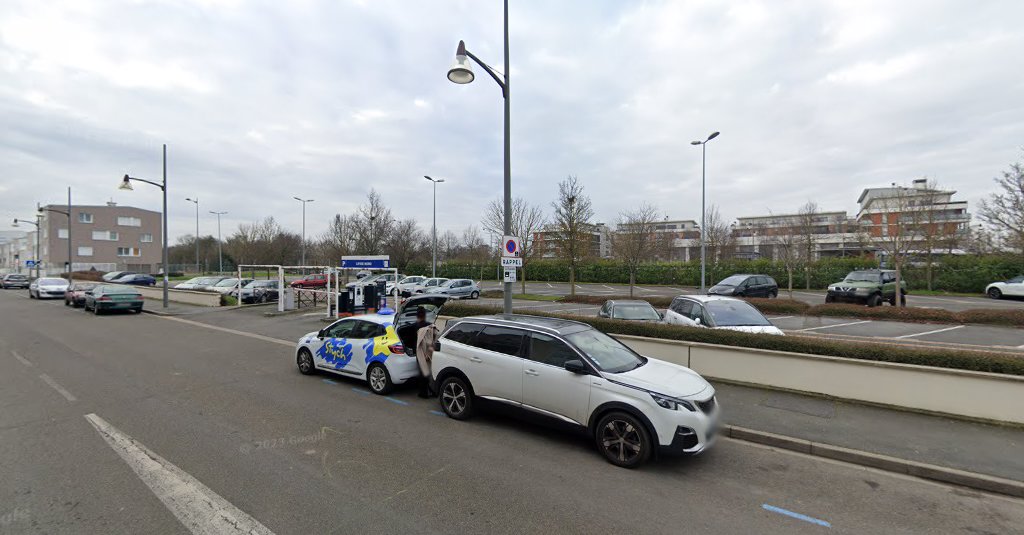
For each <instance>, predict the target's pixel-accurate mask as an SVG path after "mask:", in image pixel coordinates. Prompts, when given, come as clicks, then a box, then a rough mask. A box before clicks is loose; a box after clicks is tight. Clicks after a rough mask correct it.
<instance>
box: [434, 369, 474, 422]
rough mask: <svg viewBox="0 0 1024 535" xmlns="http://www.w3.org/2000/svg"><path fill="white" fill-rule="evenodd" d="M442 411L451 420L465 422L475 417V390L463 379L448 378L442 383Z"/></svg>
mask: <svg viewBox="0 0 1024 535" xmlns="http://www.w3.org/2000/svg"><path fill="white" fill-rule="evenodd" d="M440 390H441V395H440V396H438V397H439V398H440V400H441V410H443V411H444V413H445V414H447V415H448V417H449V418H453V419H455V420H465V419H467V418H469V417H470V416H473V411H474V408H475V407H474V406H473V389H472V388H470V386H469V385H468V384H467V383H466V381H464V380H462V378H461V377H455V376H453V377H448V378H446V379H445V380H444V381H441V388H440Z"/></svg>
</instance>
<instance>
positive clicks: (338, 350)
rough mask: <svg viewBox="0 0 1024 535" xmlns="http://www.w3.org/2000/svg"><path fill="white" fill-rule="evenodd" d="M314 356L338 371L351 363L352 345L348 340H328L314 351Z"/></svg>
mask: <svg viewBox="0 0 1024 535" xmlns="http://www.w3.org/2000/svg"><path fill="white" fill-rule="evenodd" d="M316 354H317V356H318V357H320V358H322V359H323V360H324V362H326V363H327V364H328V365H329V366H332V367H333V368H334V369H336V370H340V369H342V368H344V367H345V366H347V365H348V363H349V362H351V361H352V343H351V342H349V341H348V338H328V339H327V340H325V341H324V343H323V345H321V346H320V349H317V350H316Z"/></svg>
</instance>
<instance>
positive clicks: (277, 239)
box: [224, 216, 302, 265]
mask: <svg viewBox="0 0 1024 535" xmlns="http://www.w3.org/2000/svg"><path fill="white" fill-rule="evenodd" d="M224 248H225V250H226V252H227V253H228V254H229V255H230V256H231V257H232V258H234V259H235V261H236V262H238V263H239V264H283V265H288V264H294V263H296V262H298V254H297V251H299V250H301V248H302V238H301V237H300V236H299V235H298V234H297V233H293V232H286V231H285V230H284V229H283V228H281V225H280V224H278V222H277V221H276V220H275V219H274V218H273V216H267V217H266V218H264V219H263V220H262V221H257V222H254V223H242V224H240V225H238V230H237V231H235V233H234V234H233V235H231V237H229V238H228V239H227V240H226V241H225V244H224Z"/></svg>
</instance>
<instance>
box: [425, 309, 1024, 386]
mask: <svg viewBox="0 0 1024 535" xmlns="http://www.w3.org/2000/svg"><path fill="white" fill-rule="evenodd" d="M499 313H501V308H499V307H493V306H480V305H471V304H465V303H459V302H450V303H447V304H445V305H444V307H443V308H442V309H441V314H442V315H447V316H455V317H465V316H474V315H486V314H499ZM530 314H531V315H535V316H547V317H556V318H565V319H571V320H575V321H580V322H583V323H587V324H589V325H592V326H593V327H595V328H596V329H598V330H600V331H602V332H605V333H609V334H625V335H633V336H643V337H648V338H661V339H666V340H682V341H687V342H699V343H707V344H716V345H724V346H734V347H749V348H756V349H767V350H773V351H788V352H792V353H805V354H811V355H825V356H834V357H845V358H853V359H860V360H870V361H881V362H894V363H901V364H915V365H920V366H932V367H937V368H952V369H958V370H969V371H980V372H991V373H1002V374H1009V375H1024V358H1021V357H1020V356H1018V355H1013V354H1007V353H997V352H979V351H957V350H946V349H931V348H914V347H904V346H895V345H892V344H885V343H875V342H860V343H851V342H841V341H835V340H829V339H821V338H810V337H799V336H765V335H756V334H749V333H741V332H736V331H727V330H715V329H703V328H700V327H681V326H676V325H665V324H659V323H643V322H630V321H621V320H612V319H606V318H594V317H585V316H572V315H568V314H552V313H542V312H536V311H532V310H531V311H530Z"/></svg>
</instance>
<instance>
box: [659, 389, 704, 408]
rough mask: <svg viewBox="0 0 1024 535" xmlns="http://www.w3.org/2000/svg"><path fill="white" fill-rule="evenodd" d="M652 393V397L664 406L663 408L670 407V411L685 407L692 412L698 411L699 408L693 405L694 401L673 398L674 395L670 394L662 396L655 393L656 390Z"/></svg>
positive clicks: (660, 405)
mask: <svg viewBox="0 0 1024 535" xmlns="http://www.w3.org/2000/svg"><path fill="white" fill-rule="evenodd" d="M650 394H651V399H653V400H654V402H655V403H657V404H658V406H659V407H661V408H663V409H668V410H670V411H675V410H679V409H680V408H683V409H686V410H688V411H690V412H696V411H697V409H695V408H694V407H693V403H690V402H689V401H686V400H685V399H679V398H673V397H670V396H662V395H661V394H655V393H654V392H650Z"/></svg>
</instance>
